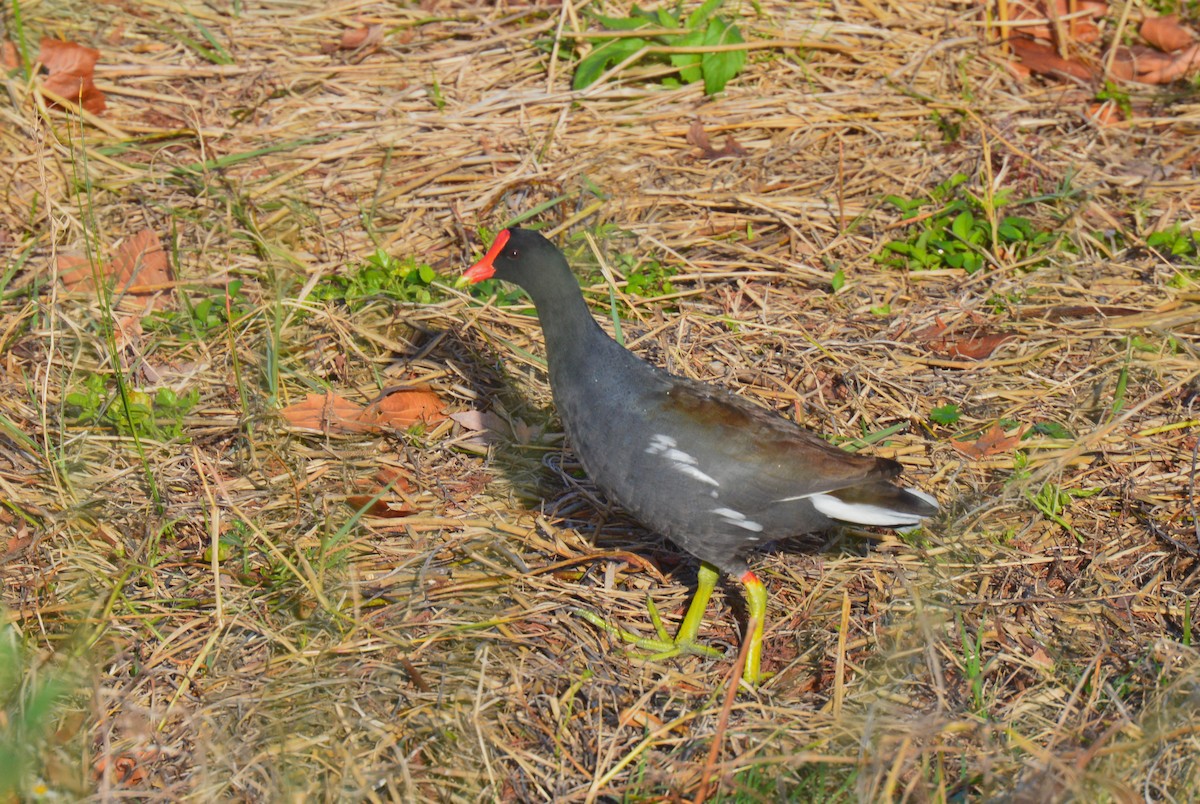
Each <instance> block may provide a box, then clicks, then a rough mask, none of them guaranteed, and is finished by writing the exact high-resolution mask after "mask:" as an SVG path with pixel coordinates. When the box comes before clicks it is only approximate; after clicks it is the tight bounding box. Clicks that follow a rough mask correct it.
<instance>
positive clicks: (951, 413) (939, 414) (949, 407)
mask: <svg viewBox="0 0 1200 804" xmlns="http://www.w3.org/2000/svg"><path fill="white" fill-rule="evenodd" d="M960 418H962V411H961V410H959V409H958V405H955V404H954V403H953V402H951V403H949V404H946V405H942V406H941V407H937V408H934V409H933V410H931V411H929V419H930V420H931V421H933V422H936V423H937V424H942V425H951V424H954V423H955V422H957V421H958V420H959V419H960Z"/></svg>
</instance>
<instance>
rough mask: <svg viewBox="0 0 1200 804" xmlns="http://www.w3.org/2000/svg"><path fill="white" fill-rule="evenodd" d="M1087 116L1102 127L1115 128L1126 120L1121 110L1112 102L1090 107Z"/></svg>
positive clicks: (1108, 101) (1094, 104)
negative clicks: (1114, 126)
mask: <svg viewBox="0 0 1200 804" xmlns="http://www.w3.org/2000/svg"><path fill="white" fill-rule="evenodd" d="M1087 116H1088V117H1089V118H1091V119H1092V120H1095V121H1096V124H1097V125H1101V126H1113V125H1116V124H1117V123H1120V122H1121V121H1122V120H1124V119H1125V118H1124V116H1123V115H1122V114H1121V108H1120V107H1119V106H1117V104H1116V103H1115V102H1114V101H1111V100H1106V101H1104V102H1103V103H1093V104H1092V105H1091V106H1089V107H1088V110H1087Z"/></svg>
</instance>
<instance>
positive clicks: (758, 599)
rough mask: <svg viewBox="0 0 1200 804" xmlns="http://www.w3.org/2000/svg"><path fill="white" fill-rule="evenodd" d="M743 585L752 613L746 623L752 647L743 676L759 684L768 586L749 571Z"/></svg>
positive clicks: (747, 651) (747, 656) (747, 605)
mask: <svg viewBox="0 0 1200 804" xmlns="http://www.w3.org/2000/svg"><path fill="white" fill-rule="evenodd" d="M741 580H742V585H743V586H745V587H746V608H748V609H749V610H750V611H749V614H750V622H748V623H747V624H746V639H748V640H749V641H750V647H749V648H747V649H746V667H745V669H744V670H743V671H742V678H744V679H746V683H748V684H751V685H755V686H756V685H757V684H758V683H759V682H760V681H762V640H763V626H764V624H765V623H766V621H767V587H765V586H763V582H762V581H760V580H759V579H758V576H757V575H755V574H754V573H753V572H749V571H747V572H746V574H745V575H743V576H742V579H741Z"/></svg>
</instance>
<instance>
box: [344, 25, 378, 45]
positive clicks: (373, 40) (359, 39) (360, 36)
mask: <svg viewBox="0 0 1200 804" xmlns="http://www.w3.org/2000/svg"><path fill="white" fill-rule="evenodd" d="M382 39H383V26H382V25H364V26H363V27H361V28H355V29H353V30H349V31H346V32H345V33H343V34H342V50H355V49H357V48H360V47H371V46H373V45H377V44H379V42H380V41H381V40H382Z"/></svg>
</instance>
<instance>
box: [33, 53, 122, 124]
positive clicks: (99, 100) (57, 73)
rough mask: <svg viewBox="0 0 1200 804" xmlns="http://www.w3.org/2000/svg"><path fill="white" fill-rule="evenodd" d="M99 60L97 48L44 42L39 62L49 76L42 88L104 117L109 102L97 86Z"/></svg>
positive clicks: (44, 79)
mask: <svg viewBox="0 0 1200 804" xmlns="http://www.w3.org/2000/svg"><path fill="white" fill-rule="evenodd" d="M99 59H100V51H99V50H96V49H94V48H90V47H84V46H83V45H77V44H75V43H74V42H64V41H62V40H60V39H50V38H49V37H47V38H44V39H42V44H41V49H40V50H39V51H38V61H39V62H41V64H42V66H43V67H45V68H46V71H47V73H48V75H46V76H45V77H44V78H43V79H42V82H41V85H42V89H43V90H45V91H47V92H51V93H53V94H55V95H57V96H59V97H61V98H64V99H66V100H68V101H71V102H73V103H78V104H79V105H80V106H82V107H83V108H84V109H86V110H87V111H89V112H91V113H92V114H100V113H101V112H103V111H104V109H105V108H106V106H107V103H106V102H105V99H104V93H103V92H101V91H100V90H99V89H97V88H96V85H95V83H93V76H94V74H95V71H96V62H97V61H99ZM51 100H52V101H53V98H51Z"/></svg>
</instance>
